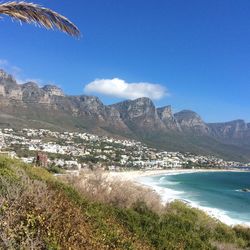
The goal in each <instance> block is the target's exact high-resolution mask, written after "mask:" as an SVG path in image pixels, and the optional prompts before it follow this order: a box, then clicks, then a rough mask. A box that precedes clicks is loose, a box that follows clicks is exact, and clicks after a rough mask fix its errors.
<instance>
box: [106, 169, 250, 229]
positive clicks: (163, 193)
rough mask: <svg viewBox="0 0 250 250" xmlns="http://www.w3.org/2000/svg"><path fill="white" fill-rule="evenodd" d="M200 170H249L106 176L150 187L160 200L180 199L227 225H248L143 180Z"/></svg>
mask: <svg viewBox="0 0 250 250" xmlns="http://www.w3.org/2000/svg"><path fill="white" fill-rule="evenodd" d="M201 172H249V171H245V170H241V169H239V170H238V169H228V170H227V169H171V170H148V171H127V172H109V173H108V178H111V179H113V178H114V179H116V178H119V179H120V180H121V181H132V182H133V183H135V184H137V185H140V186H143V187H146V188H150V189H152V190H153V191H154V192H156V193H157V194H158V195H160V197H161V200H162V202H163V203H164V204H165V203H169V202H172V201H174V200H180V201H182V202H184V203H186V204H187V205H188V206H190V207H193V208H197V209H200V210H202V211H204V212H205V213H206V214H208V215H209V216H210V217H212V218H214V219H217V220H219V221H221V222H222V223H225V224H227V225H228V226H236V225H241V226H244V227H250V222H245V221H240V220H237V219H234V218H231V217H230V216H228V215H227V214H226V213H225V211H223V210H220V209H217V208H212V207H204V206H200V205H199V204H198V203H195V202H192V201H190V200H186V199H183V198H181V197H178V196H180V195H181V194H183V193H184V191H183V192H181V191H176V190H174V189H169V188H161V187H159V186H157V185H156V183H153V182H152V181H149V179H147V180H145V179H143V178H146V177H153V176H159V175H166V176H167V175H179V174H189V173H190V174H191V173H201Z"/></svg>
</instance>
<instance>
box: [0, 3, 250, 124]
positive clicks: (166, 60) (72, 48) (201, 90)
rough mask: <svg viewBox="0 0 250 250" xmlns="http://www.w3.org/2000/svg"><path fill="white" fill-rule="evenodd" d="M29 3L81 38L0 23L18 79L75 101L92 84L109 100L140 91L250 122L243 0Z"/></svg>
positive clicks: (210, 116) (249, 7)
mask: <svg viewBox="0 0 250 250" xmlns="http://www.w3.org/2000/svg"><path fill="white" fill-rule="evenodd" d="M35 2H36V3H40V4H42V5H44V6H46V7H49V8H52V9H54V10H55V11H58V12H60V13H61V14H63V15H66V16H67V17H68V18H70V19H71V20H72V21H73V22H74V23H76V24H77V25H78V27H79V28H80V30H81V32H82V38H81V39H80V40H77V39H74V38H72V37H69V36H67V35H65V34H63V33H60V32H53V31H47V30H44V29H39V28H36V27H34V26H31V25H25V24H24V25H22V26H20V25H19V23H17V22H13V21H11V20H10V19H8V18H4V19H2V20H0V37H1V46H0V67H2V68H5V69H7V70H9V71H11V72H12V73H15V75H16V76H17V77H18V78H19V79H20V80H24V81H25V80H28V79H34V80H37V81H39V82H40V83H41V84H45V83H55V84H57V85H59V86H60V87H61V88H63V90H64V91H65V92H66V93H67V94H74V95H75V94H83V93H84V87H85V86H86V85H87V84H89V83H91V84H89V85H88V87H87V90H88V92H90V93H91V94H92V95H97V96H99V97H100V98H101V100H103V102H104V103H106V104H109V103H113V102H116V101H119V100H122V99H126V98H127V97H128V96H130V93H131V98H133V97H134V96H136V95H135V93H138V95H140V94H143V93H145V94H148V95H150V94H152V95H153V98H154V99H155V104H156V105H157V106H163V105H168V104H171V105H172V106H173V109H174V111H179V110H181V109H192V110H194V111H196V112H198V113H199V114H200V115H201V116H202V117H203V118H204V120H205V121H207V122H214V121H227V120H233V119H238V118H242V119H245V120H247V121H250V112H249V110H250V1H249V0H241V1H236V0H203V1H200V0H190V1H186V0H157V1H155V0H146V1H145V0H126V1H118V0H84V1H83V0H75V1H69V0H65V1H60V3H59V2H58V1H51V0H43V1H42V0H41V1H35ZM114 78H116V79H117V80H118V84H117V81H114ZM96 79H101V80H99V81H96ZM111 79H113V80H112V81H110V80H111ZM121 83H122V85H119V84H121ZM131 83H132V85H130V84H131ZM141 83H146V84H144V85H142V84H141ZM148 83H150V84H151V85H148ZM98 84H99V85H98ZM110 84H111V85H110ZM154 84H158V85H154ZM109 86H111V88H109V91H107V89H105V88H107V87H109ZM121 86H122V88H123V87H124V89H126V90H124V91H125V92H124V91H121ZM99 87H100V88H99ZM116 87H117V88H118V87H119V88H120V89H115V88H116ZM98 88H99V89H98ZM85 90H86V87H85ZM111 90H112V93H113V96H110V95H111V93H110V91H111ZM161 91H162V95H161V94H159V93H160V92H161ZM157 93H158V95H157ZM114 95H115V96H116V97H114Z"/></svg>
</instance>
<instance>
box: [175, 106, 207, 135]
mask: <svg viewBox="0 0 250 250" xmlns="http://www.w3.org/2000/svg"><path fill="white" fill-rule="evenodd" d="M174 117H175V119H176V121H177V122H178V123H179V125H180V127H181V128H182V129H183V130H186V131H195V132H197V133H198V134H208V133H209V131H210V129H209V127H208V126H207V125H206V124H205V122H204V121H203V120H202V118H201V117H200V116H199V115H198V114H197V113H196V112H194V111H191V110H182V111H180V112H178V113H176V114H174Z"/></svg>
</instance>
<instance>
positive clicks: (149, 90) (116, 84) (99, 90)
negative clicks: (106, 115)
mask: <svg viewBox="0 0 250 250" xmlns="http://www.w3.org/2000/svg"><path fill="white" fill-rule="evenodd" d="M84 92H85V93H87V94H91V93H92V94H102V95H106V96H112V97H117V98H125V99H136V98H140V97H149V98H151V99H153V100H159V99H161V98H163V97H164V96H167V95H168V94H169V93H168V91H167V89H166V88H165V87H164V86H162V85H160V84H153V83H148V82H137V83H127V82H125V81H124V80H122V79H119V78H113V79H96V80H94V81H93V82H91V83H89V84H87V85H86V86H85V88H84Z"/></svg>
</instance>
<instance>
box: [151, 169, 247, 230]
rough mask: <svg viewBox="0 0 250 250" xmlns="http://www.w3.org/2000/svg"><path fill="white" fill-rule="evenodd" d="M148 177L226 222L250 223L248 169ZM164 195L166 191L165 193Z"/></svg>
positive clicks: (161, 186) (167, 190)
mask: <svg viewBox="0 0 250 250" xmlns="http://www.w3.org/2000/svg"><path fill="white" fill-rule="evenodd" d="M147 178H150V179H151V181H152V183H154V185H156V186H157V187H160V188H161V189H164V188H165V189H166V192H169V190H174V191H178V192H176V198H177V199H182V200H185V201H188V202H190V203H191V204H192V205H195V206H198V207H200V208H203V209H204V210H206V211H208V212H209V213H210V214H212V215H213V216H215V217H216V218H219V219H220V220H222V221H223V222H225V223H227V224H242V223H244V224H248V225H250V192H243V191H242V189H245V188H247V189H250V172H199V173H187V174H177V175H161V176H154V177H147ZM165 195H167V193H165Z"/></svg>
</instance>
